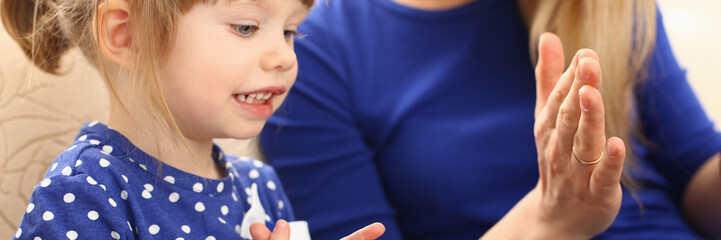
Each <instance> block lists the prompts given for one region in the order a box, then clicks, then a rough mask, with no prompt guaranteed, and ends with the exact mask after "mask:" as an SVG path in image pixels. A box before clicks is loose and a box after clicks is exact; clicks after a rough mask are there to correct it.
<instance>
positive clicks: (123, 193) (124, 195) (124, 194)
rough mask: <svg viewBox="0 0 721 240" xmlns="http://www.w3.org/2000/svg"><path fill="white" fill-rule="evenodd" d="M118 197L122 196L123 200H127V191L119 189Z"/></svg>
mask: <svg viewBox="0 0 721 240" xmlns="http://www.w3.org/2000/svg"><path fill="white" fill-rule="evenodd" d="M120 198H122V199H123V200H128V192H127V191H125V190H123V191H120Z"/></svg>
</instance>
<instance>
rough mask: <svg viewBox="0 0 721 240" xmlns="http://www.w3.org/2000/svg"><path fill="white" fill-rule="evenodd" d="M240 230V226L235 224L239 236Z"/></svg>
mask: <svg viewBox="0 0 721 240" xmlns="http://www.w3.org/2000/svg"><path fill="white" fill-rule="evenodd" d="M240 230H241V229H240V225H238V224H235V232H236V233H238V234H240Z"/></svg>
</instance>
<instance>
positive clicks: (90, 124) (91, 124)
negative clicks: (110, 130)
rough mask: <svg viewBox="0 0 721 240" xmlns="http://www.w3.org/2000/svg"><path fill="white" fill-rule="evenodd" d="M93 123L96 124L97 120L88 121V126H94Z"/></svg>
mask: <svg viewBox="0 0 721 240" xmlns="http://www.w3.org/2000/svg"><path fill="white" fill-rule="evenodd" d="M95 124H98V121H92V122H90V123H88V127H92V126H95Z"/></svg>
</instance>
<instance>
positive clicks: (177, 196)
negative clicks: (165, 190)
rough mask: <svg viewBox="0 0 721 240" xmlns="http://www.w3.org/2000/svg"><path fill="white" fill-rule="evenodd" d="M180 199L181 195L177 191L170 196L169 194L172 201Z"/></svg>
mask: <svg viewBox="0 0 721 240" xmlns="http://www.w3.org/2000/svg"><path fill="white" fill-rule="evenodd" d="M178 199H180V195H178V193H176V192H174V193H171V194H170V196H168V200H170V202H177V201H178Z"/></svg>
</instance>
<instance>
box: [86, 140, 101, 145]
mask: <svg viewBox="0 0 721 240" xmlns="http://www.w3.org/2000/svg"><path fill="white" fill-rule="evenodd" d="M88 142H90V144H92V145H100V141H98V140H95V139H91V140H90V141H88Z"/></svg>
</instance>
